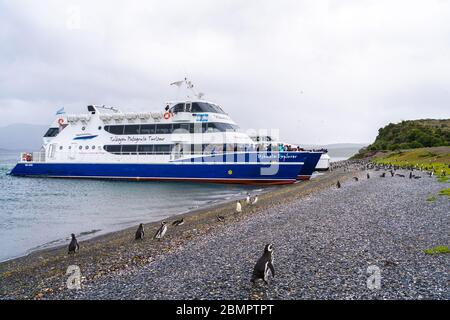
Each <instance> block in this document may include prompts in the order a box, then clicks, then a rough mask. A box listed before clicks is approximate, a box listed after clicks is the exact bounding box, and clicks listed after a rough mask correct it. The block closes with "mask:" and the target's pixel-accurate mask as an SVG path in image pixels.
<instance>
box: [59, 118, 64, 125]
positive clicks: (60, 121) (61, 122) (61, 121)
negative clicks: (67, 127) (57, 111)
mask: <svg viewBox="0 0 450 320" xmlns="http://www.w3.org/2000/svg"><path fill="white" fill-rule="evenodd" d="M58 124H59V125H60V126H63V125H64V119H63V118H59V119H58Z"/></svg>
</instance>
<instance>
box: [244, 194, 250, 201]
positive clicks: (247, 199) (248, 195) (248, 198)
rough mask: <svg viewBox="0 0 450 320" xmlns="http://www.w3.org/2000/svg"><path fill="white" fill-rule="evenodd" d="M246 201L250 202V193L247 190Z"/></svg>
mask: <svg viewBox="0 0 450 320" xmlns="http://www.w3.org/2000/svg"><path fill="white" fill-rule="evenodd" d="M245 203H247V204H250V193H248V192H247V197H246V198H245Z"/></svg>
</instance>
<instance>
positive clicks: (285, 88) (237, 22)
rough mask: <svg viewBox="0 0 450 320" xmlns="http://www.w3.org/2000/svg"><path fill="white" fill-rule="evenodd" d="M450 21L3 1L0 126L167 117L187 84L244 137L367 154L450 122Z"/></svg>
mask: <svg viewBox="0 0 450 320" xmlns="http://www.w3.org/2000/svg"><path fill="white" fill-rule="evenodd" d="M78 13H79V15H78ZM449 16H450V4H449V3H448V2H446V1H438V0H431V1H426V2H425V1H418V0H417V1H416V0H413V1H395V2H394V1H339V2H337V1H317V0H309V1H280V2H273V1H245V2H243V1H137V0H130V1H127V2H124V1H95V2H93V1H71V2H70V3H68V2H62V1H56V0H55V1H39V2H37V1H31V0H28V1H25V0H19V1H1V2H0V43H2V46H1V47H0V111H1V112H2V114H3V117H1V119H0V125H6V124H10V123H15V122H24V120H26V121H29V122H32V123H47V122H49V121H51V120H52V117H53V115H54V111H55V110H56V109H57V108H59V107H61V106H65V107H66V109H67V110H70V111H73V112H81V110H83V108H84V106H85V105H87V104H107V105H114V106H121V107H123V108H124V109H132V108H137V109H160V108H162V107H163V105H164V102H165V101H167V100H173V99H174V98H177V92H176V90H175V89H174V88H172V87H169V85H168V84H169V83H170V82H172V81H175V80H178V79H180V78H183V77H184V76H188V77H189V78H191V79H192V80H193V81H194V83H195V84H196V85H197V87H198V88H199V90H200V91H202V92H205V93H206V98H209V99H211V100H214V101H216V102H218V103H220V104H221V105H222V106H223V107H224V109H225V110H226V111H227V112H229V113H230V115H231V116H232V117H233V118H234V119H235V120H236V121H237V122H238V123H239V124H240V125H241V126H242V127H243V128H279V129H280V133H281V136H282V138H284V139H285V140H287V141H290V142H293V143H295V142H297V143H299V142H304V143H331V142H370V141H371V140H373V139H374V137H375V135H376V133H377V129H378V127H380V126H382V125H384V124H386V123H388V122H392V121H399V120H402V119H411V118H427V117H435V118H437V117H447V118H448V117H449V111H448V110H449V109H448V107H447V106H448V105H449V102H450V95H449V91H448V89H447V88H449V84H450V59H449V58H448V57H449V56H450V55H449V54H450V43H449V41H448V39H449V38H450V22H449V21H450V19H448V18H449Z"/></svg>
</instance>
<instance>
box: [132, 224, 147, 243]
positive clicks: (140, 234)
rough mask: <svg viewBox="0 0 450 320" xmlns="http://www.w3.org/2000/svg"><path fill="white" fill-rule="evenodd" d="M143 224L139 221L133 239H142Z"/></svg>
mask: <svg viewBox="0 0 450 320" xmlns="http://www.w3.org/2000/svg"><path fill="white" fill-rule="evenodd" d="M144 234H145V232H144V225H143V224H142V223H141V224H140V225H139V227H138V229H137V231H136V235H135V236H134V239H135V240H144Z"/></svg>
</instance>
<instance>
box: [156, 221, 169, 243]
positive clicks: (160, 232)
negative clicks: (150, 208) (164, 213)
mask: <svg viewBox="0 0 450 320" xmlns="http://www.w3.org/2000/svg"><path fill="white" fill-rule="evenodd" d="M166 224H167V222H165V221H163V222H161V226H160V227H159V229H158V231H156V233H155V235H154V237H153V239H158V241H161V238H162V237H164V235H165V234H166V232H167V226H166Z"/></svg>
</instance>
